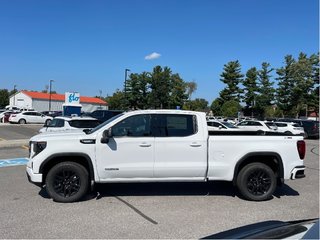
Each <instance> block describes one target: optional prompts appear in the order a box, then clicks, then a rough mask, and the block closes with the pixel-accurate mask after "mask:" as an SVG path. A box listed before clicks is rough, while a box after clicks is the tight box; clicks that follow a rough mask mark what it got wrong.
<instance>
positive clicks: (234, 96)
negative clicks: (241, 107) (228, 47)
mask: <svg viewBox="0 0 320 240" xmlns="http://www.w3.org/2000/svg"><path fill="white" fill-rule="evenodd" d="M220 76H221V79H220V80H221V81H222V82H223V83H224V84H226V85H227V86H226V87H225V88H224V89H223V90H222V91H221V92H220V98H221V99H222V100H223V102H227V101H230V100H235V101H237V102H240V101H241V94H242V90H241V89H240V87H239V84H240V83H241V82H242V78H243V74H241V65H240V63H239V61H238V60H237V61H231V62H229V63H227V64H225V65H224V68H223V73H222V74H221V75H220Z"/></svg>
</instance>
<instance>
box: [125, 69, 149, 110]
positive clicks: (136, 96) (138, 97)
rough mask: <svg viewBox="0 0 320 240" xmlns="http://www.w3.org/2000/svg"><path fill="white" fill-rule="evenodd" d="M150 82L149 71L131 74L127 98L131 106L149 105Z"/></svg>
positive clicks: (140, 107)
mask: <svg viewBox="0 0 320 240" xmlns="http://www.w3.org/2000/svg"><path fill="white" fill-rule="evenodd" d="M149 82H150V76H149V73H147V72H143V73H141V74H137V73H133V74H130V79H129V80H128V81H127V92H126V98H127V103H128V107H129V108H131V109H132V108H133V109H145V108H146V107H148V99H149V90H148V85H149Z"/></svg>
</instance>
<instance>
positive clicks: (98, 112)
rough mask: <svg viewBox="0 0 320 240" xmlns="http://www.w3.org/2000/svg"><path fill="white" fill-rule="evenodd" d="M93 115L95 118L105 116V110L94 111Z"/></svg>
mask: <svg viewBox="0 0 320 240" xmlns="http://www.w3.org/2000/svg"><path fill="white" fill-rule="evenodd" d="M91 116H92V117H94V118H99V117H103V112H101V111H96V112H93V113H92V115H91Z"/></svg>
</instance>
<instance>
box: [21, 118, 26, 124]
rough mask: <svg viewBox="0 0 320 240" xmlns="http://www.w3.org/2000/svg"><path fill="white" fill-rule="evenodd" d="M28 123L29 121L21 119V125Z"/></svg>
mask: <svg viewBox="0 0 320 240" xmlns="http://www.w3.org/2000/svg"><path fill="white" fill-rule="evenodd" d="M26 123H27V121H26V120H25V119H20V120H19V124H26Z"/></svg>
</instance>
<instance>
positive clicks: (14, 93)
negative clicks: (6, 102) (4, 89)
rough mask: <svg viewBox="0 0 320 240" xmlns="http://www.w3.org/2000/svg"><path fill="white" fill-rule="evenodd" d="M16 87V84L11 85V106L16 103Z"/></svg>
mask: <svg viewBox="0 0 320 240" xmlns="http://www.w3.org/2000/svg"><path fill="white" fill-rule="evenodd" d="M16 87H17V85H14V86H13V106H15V105H16Z"/></svg>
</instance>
